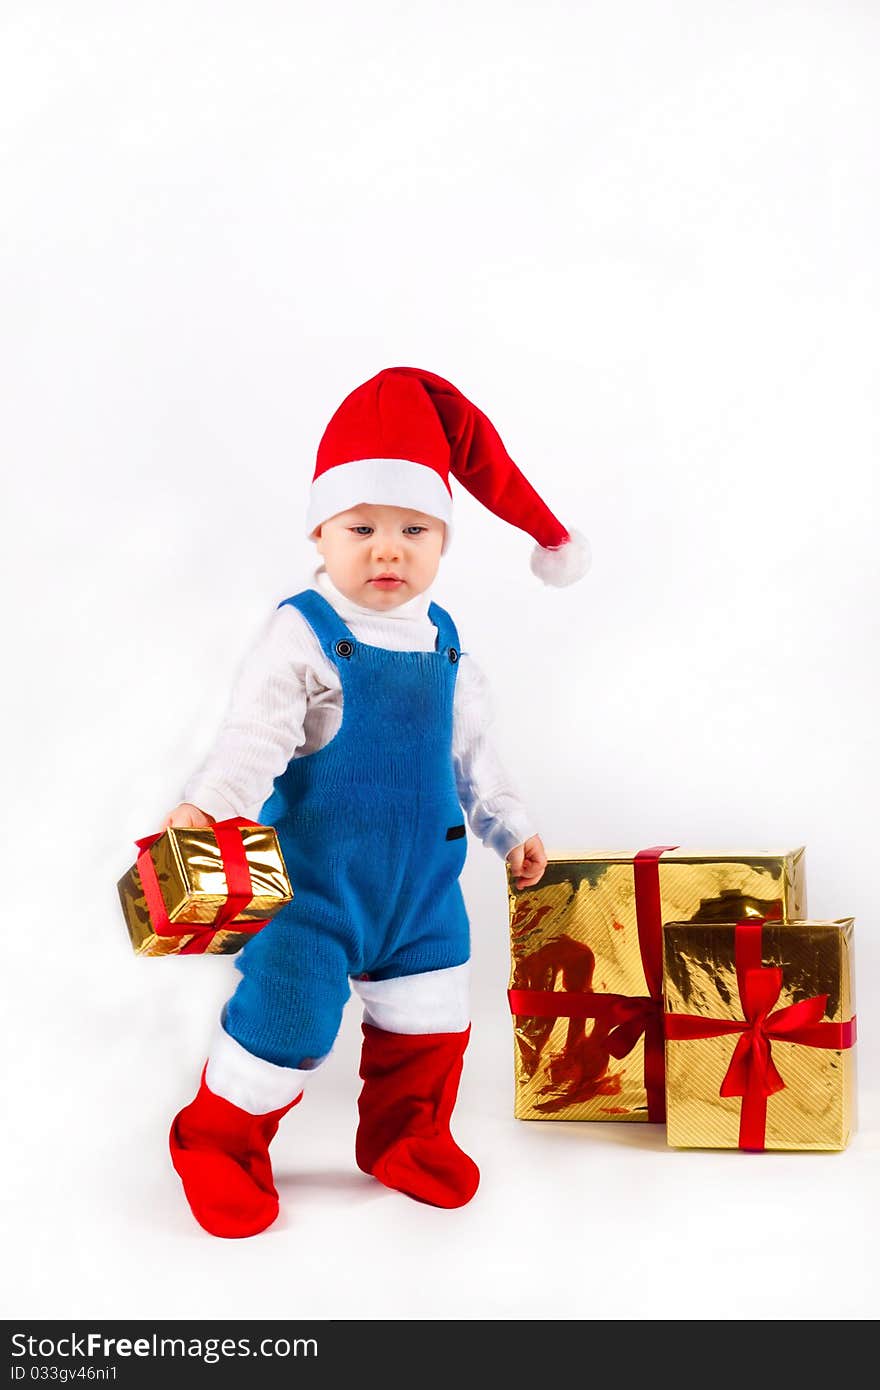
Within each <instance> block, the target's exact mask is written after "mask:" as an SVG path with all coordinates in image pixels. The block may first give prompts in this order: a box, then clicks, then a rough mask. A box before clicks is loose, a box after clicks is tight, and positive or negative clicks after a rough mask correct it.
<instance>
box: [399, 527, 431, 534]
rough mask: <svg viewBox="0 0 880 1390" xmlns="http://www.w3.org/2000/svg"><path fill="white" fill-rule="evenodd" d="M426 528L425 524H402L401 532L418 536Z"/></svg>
mask: <svg viewBox="0 0 880 1390" xmlns="http://www.w3.org/2000/svg"><path fill="white" fill-rule="evenodd" d="M427 529H428V528H427V526H404V528H403V534H404V535H405V536H420V535H421V534H422V532H423V531H427Z"/></svg>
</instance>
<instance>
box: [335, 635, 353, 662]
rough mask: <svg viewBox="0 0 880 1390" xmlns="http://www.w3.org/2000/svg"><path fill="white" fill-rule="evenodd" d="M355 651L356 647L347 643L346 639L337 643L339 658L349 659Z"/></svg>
mask: <svg viewBox="0 0 880 1390" xmlns="http://www.w3.org/2000/svg"><path fill="white" fill-rule="evenodd" d="M353 651H354V647H353V646H352V644H351V642H348V641H346V639H345V638H344V637H343V638H342V640H341V641H339V642H337V643H336V655H337V656H344V657H349V656H351V654H352V652H353Z"/></svg>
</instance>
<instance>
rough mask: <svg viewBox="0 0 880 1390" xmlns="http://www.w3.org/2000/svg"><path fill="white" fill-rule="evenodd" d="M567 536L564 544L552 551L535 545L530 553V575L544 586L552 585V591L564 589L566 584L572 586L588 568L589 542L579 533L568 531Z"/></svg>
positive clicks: (589, 557) (590, 556) (589, 558)
mask: <svg viewBox="0 0 880 1390" xmlns="http://www.w3.org/2000/svg"><path fill="white" fill-rule="evenodd" d="M568 535H569V539H568V540H567V541H566V542H565V544H564V545H558V546H556V547H555V549H553V550H547V549H545V548H544V546H541V545H536V546H535V548H534V550H533V551H532V560H531V565H532V573H533V574H536V575H537V576H538V578H539V579H543V581H544V583H545V584H552V585H553V587H554V589H564V588H565V586H566V584H574V583H575V581H576V580H578V579H582V578H583V576H584V575H585V574H586V572H587V570H588V569H589V568H590V561H591V559H592V555H591V554H590V542H589V541H588V540H587V538H586V536H582V535H581V533H580V531H569V533H568Z"/></svg>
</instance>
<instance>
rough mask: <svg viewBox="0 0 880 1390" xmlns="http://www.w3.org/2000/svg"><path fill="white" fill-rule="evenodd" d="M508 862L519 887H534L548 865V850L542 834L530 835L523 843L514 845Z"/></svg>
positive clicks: (515, 882)
mask: <svg viewBox="0 0 880 1390" xmlns="http://www.w3.org/2000/svg"><path fill="white" fill-rule="evenodd" d="M507 862H508V864H509V865H510V871H511V874H512V875H513V881H514V884H515V886H516V887H517V888H534V886H535V884H536V883H539V882H540V880H541V878H542V876H543V873H544V870H545V869H546V867H547V852H546V850H545V849H544V846H543V844H542V843H541V837H540V835H530V836H529V838H528V839H527V840H526V841H525V842H524V843H523V844H521V845H514V847H513V849H512V850H511V851H510V853H509V854H508V856H507Z"/></svg>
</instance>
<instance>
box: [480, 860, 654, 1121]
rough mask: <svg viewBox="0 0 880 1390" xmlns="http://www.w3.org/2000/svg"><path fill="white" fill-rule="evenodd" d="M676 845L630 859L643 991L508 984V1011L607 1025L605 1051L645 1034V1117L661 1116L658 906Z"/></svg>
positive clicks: (622, 1053)
mask: <svg viewBox="0 0 880 1390" xmlns="http://www.w3.org/2000/svg"><path fill="white" fill-rule="evenodd" d="M676 848H677V846H676V845H654V847H653V848H652V849H642V850H639V852H638V854H637V855H636V856H635V859H634V860H633V879H634V882H635V890H636V924H637V927H638V933H639V951H640V952H641V957H642V969H643V970H644V972H645V983H646V984H647V987H648V993H647V995H628V994H597V993H594V992H593V991H592V990H584V991H581V992H577V991H569V990H554V989H510V990H508V991H507V997H508V999H509V1001H510V1011H511V1013H512V1014H520V1015H523V1016H531V1017H532V1018H595V1019H598V1020H600V1021H602V1022H605V1023H609V1024H610V1025H611V1031H610V1033H609V1037H608V1050H609V1052H610V1053H611V1055H612V1057H617V1058H618V1060H619V1059H620V1058H621V1057H626V1055H627V1054H628V1053H630V1052H632V1050H633V1048H634V1047H635V1045H636V1043H637V1042H638V1040H639V1038H640V1037H641V1036H642V1034H643V1033H644V1035H645V1063H644V1078H645V1091H646V1092H647V1097H648V1119H649V1120H651V1121H653V1122H655V1123H657V1124H662V1123H663V1122H664V1120H665V1119H666V1093H665V1069H664V1056H663V1048H664V1044H663V914H662V912H661V907H660V856H661V854H665V853H666V851H667V850H668V849H676Z"/></svg>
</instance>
